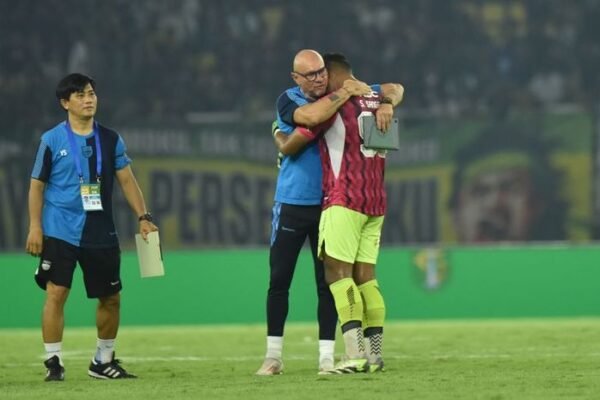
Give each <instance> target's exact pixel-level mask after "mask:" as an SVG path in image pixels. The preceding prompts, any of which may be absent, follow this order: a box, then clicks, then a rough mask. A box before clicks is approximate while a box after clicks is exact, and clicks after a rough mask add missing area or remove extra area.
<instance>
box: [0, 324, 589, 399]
mask: <svg viewBox="0 0 600 400" xmlns="http://www.w3.org/2000/svg"><path fill="white" fill-rule="evenodd" d="M315 325H316V324H306V325H304V324H288V326H287V328H286V336H285V343H284V363H285V370H284V374H283V375H280V376H274V377H257V376H255V375H254V372H255V371H256V369H258V367H259V366H260V364H261V362H262V357H263V355H264V350H265V349H264V345H265V338H264V334H265V327H264V326H262V325H243V326H241V325H235V326H233V325H232V326H169V327H130V326H125V327H122V328H121V331H120V333H119V339H118V342H117V357H118V358H120V359H122V361H123V363H124V364H123V365H124V367H125V368H126V369H128V370H130V371H131V372H133V373H136V374H138V375H139V379H137V380H125V381H100V380H94V379H91V378H89V377H88V376H87V374H86V371H87V365H88V363H89V360H90V357H91V356H92V353H93V351H94V347H95V343H96V342H95V341H96V337H95V331H94V330H93V329H88V328H86V329H75V328H69V327H68V326H67V328H66V331H65V338H64V341H63V348H64V362H65V367H66V380H65V381H64V382H50V383H46V382H43V377H44V373H45V370H44V368H43V365H42V356H43V351H42V350H43V346H42V344H41V339H40V331H39V330H37V329H27V330H17V329H4V330H0V343H1V345H0V350H1V351H0V399H7V400H8V399H10V400H12V399H23V400H25V399H27V400H29V399H44V400H49V399H86V400H93V399H134V400H135V399H144V400H149V399H169V400H178V399H211V400H212V399H219V400H220V399H236V400H251V399H261V400H264V399H286V400H295V399H314V400H317V399H329V400H331V399H344V398H355V399H356V398H361V399H366V400H369V399H373V400H381V399H419V400H426V399H495V400H499V399H544V400H548V399H598V398H600V319H544V320H485V321H428V322H414V321H411V322H393V323H389V324H388V325H387V326H386V328H385V338H384V356H385V360H386V368H387V371H386V372H384V373H378V374H356V375H345V376H318V375H317V341H316V326H315ZM337 345H338V346H337V353H338V355H340V354H341V352H342V348H341V340H339V338H338V342H337Z"/></svg>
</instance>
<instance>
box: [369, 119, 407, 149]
mask: <svg viewBox="0 0 600 400" xmlns="http://www.w3.org/2000/svg"><path fill="white" fill-rule="evenodd" d="M360 124H361V125H360V126H361V129H362V134H363V140H364V146H365V147H366V148H367V149H373V150H398V149H399V148H400V127H399V124H398V118H393V119H392V124H391V125H390V127H389V128H388V130H387V131H386V132H382V131H380V130H379V129H377V121H376V120H375V116H374V115H364V116H362V117H361V121H360Z"/></svg>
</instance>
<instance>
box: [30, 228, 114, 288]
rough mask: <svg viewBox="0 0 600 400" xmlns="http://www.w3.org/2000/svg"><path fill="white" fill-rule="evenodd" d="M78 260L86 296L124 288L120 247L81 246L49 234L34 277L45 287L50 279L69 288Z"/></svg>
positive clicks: (41, 286) (40, 285)
mask: <svg viewBox="0 0 600 400" xmlns="http://www.w3.org/2000/svg"><path fill="white" fill-rule="evenodd" d="M77 263H79V266H80V267H81V270H82V271H83V282H84V284H85V290H86V292H87V297H89V298H98V297H106V296H110V295H112V294H115V293H118V292H119V291H120V290H121V289H122V285H121V277H120V272H121V250H120V249H119V247H110V248H104V249H91V248H82V247H77V246H74V245H72V244H70V243H67V242H65V241H64V240H60V239H56V238H53V237H47V236H45V237H44V248H43V250H42V255H41V257H40V263H39V265H38V268H37V270H36V271H35V281H36V283H37V284H38V286H39V287H40V288H42V289H44V290H46V284H47V283H48V281H50V282H52V283H54V284H55V285H58V286H64V287H66V288H69V289H70V288H71V284H72V283H73V273H74V272H75V267H76V265H77Z"/></svg>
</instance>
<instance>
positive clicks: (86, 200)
mask: <svg viewBox="0 0 600 400" xmlns="http://www.w3.org/2000/svg"><path fill="white" fill-rule="evenodd" d="M81 201H82V203H83V210H84V211H102V198H101V197H100V184H99V183H90V184H84V183H82V184H81Z"/></svg>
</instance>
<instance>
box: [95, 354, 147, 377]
mask: <svg viewBox="0 0 600 400" xmlns="http://www.w3.org/2000/svg"><path fill="white" fill-rule="evenodd" d="M119 364H121V361H120V360H118V359H116V358H115V354H114V353H113V356H112V360H111V361H110V362H107V363H105V364H100V363H98V362H97V361H96V360H95V359H92V362H91V363H90V368H89V369H88V375H89V376H91V377H92V378H97V379H128V378H137V375H134V374H130V373H129V372H127V371H125V369H124V368H123V367H121V365H119Z"/></svg>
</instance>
